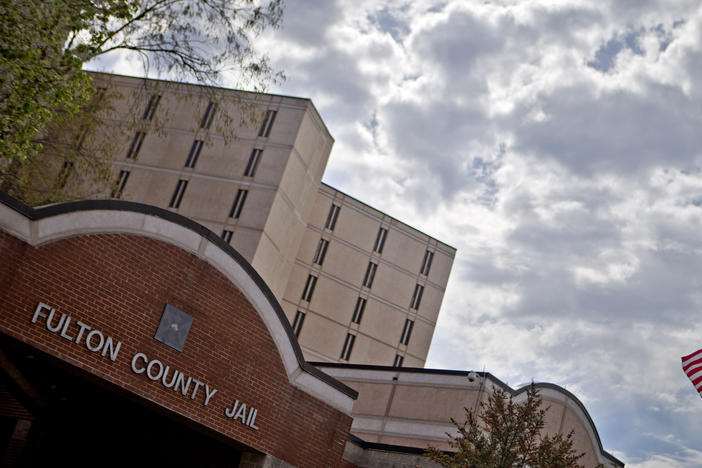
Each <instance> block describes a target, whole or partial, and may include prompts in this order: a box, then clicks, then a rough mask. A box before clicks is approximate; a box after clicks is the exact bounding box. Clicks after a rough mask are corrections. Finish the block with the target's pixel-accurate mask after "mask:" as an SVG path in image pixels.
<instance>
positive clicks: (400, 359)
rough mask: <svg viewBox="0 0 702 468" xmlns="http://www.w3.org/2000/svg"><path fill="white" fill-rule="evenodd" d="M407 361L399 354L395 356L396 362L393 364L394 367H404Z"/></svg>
mask: <svg viewBox="0 0 702 468" xmlns="http://www.w3.org/2000/svg"><path fill="white" fill-rule="evenodd" d="M404 361H405V358H404V356H400V355H399V354H396V355H395V361H394V362H393V363H392V367H402V363H403V362H404Z"/></svg>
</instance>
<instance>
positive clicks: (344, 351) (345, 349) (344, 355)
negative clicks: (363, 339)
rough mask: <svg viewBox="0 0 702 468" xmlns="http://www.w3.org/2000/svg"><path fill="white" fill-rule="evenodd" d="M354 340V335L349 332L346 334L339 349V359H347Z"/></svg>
mask: <svg viewBox="0 0 702 468" xmlns="http://www.w3.org/2000/svg"><path fill="white" fill-rule="evenodd" d="M355 341H356V335H352V334H351V333H347V334H346V340H344V347H343V348H342V349H341V356H340V357H341V359H343V360H344V361H348V360H349V358H350V357H351V350H353V343H354V342H355Z"/></svg>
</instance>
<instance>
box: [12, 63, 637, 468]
mask: <svg viewBox="0 0 702 468" xmlns="http://www.w3.org/2000/svg"><path fill="white" fill-rule="evenodd" d="M95 78H96V81H100V80H103V81H102V82H110V85H111V86H118V87H119V88H120V89H121V91H122V94H123V95H125V96H126V97H125V99H124V100H122V101H119V102H118V103H117V104H118V109H117V113H116V115H115V118H114V125H115V126H119V125H122V124H121V123H120V122H121V119H122V118H124V119H126V118H127V117H124V116H126V115H127V114H126V113H127V112H132V113H135V112H136V113H137V114H138V120H139V121H140V127H139V128H137V129H135V130H134V132H133V134H131V135H127V136H126V137H125V138H124V141H123V142H122V144H123V146H124V149H125V150H124V153H123V155H122V156H121V157H120V158H118V159H117V160H115V161H114V170H115V178H116V180H117V182H118V184H117V185H116V189H115V193H114V194H113V195H114V196H115V198H122V199H116V200H115V199H113V200H85V201H78V202H71V203H64V204H57V205H51V206H46V207H42V208H37V209H34V208H30V207H28V206H26V205H23V204H22V203H20V202H18V201H17V200H15V199H13V198H11V197H9V196H7V195H6V194H3V193H0V258H1V259H2V262H0V424H1V425H0V460H1V461H0V464H1V466H45V465H47V464H53V465H57V466H63V465H69V464H70V465H72V466H93V465H95V464H97V463H99V464H101V465H106V466H124V465H146V464H157V465H164V466H203V467H225V466H226V467H247V468H248V467H301V468H302V467H313V468H314V467H319V468H321V467H344V468H353V467H358V468H360V467H402V466H408V467H414V466H421V467H430V466H435V465H433V464H432V463H430V462H429V461H428V460H427V459H426V458H425V457H423V453H424V450H425V449H426V447H427V446H428V445H433V446H437V447H440V448H444V449H448V448H449V447H448V446H447V444H446V436H445V433H446V432H453V427H452V426H451V425H450V423H449V419H450V418H451V417H453V418H456V419H458V420H462V419H463V418H464V408H470V409H471V410H472V411H479V405H480V403H481V402H485V401H486V400H487V397H488V396H489V395H490V393H491V392H492V391H493V390H494V389H495V388H498V387H499V388H504V389H505V390H507V391H508V392H510V393H512V394H513V395H515V398H517V399H520V398H522V397H523V395H524V389H511V388H509V387H507V386H506V385H505V384H504V383H502V382H501V381H500V380H499V379H497V378H495V377H494V376H492V375H490V374H489V373H469V372H467V371H452V370H434V369H424V368H423V366H424V361H425V359H426V353H427V351H428V348H429V345H430V342H431V336H432V333H433V329H434V326H435V324H436V318H437V315H438V312H439V307H440V303H441V299H442V297H443V291H444V288H445V286H446V282H447V280H448V276H449V271H450V268H451V264H452V261H453V258H454V255H455V249H453V248H451V247H450V246H448V245H447V244H444V243H442V242H440V241H438V240H436V239H433V238H431V237H429V236H427V235H426V234H423V233H421V232H420V231H417V230H416V229H413V228H411V227H409V226H407V225H406V224H404V223H402V222H400V221H398V220H396V219H394V218H391V217H389V216H387V215H385V214H384V213H382V212H381V211H379V210H377V209H374V208H371V207H369V206H368V205H365V204H363V203H362V202H360V201H358V200H355V199H353V198H351V197H349V196H348V195H345V194H343V193H341V192H340V191H338V190H336V189H334V188H332V187H329V186H328V185H325V184H323V183H321V176H322V173H323V171H324V167H325V165H326V161H327V159H328V156H329V150H330V148H331V143H332V139H331V136H330V135H329V132H328V131H327V129H326V127H325V126H324V124H323V122H322V121H321V119H320V118H319V115H318V114H317V112H316V110H315V109H314V106H313V105H312V103H311V102H310V101H309V100H306V99H299V98H292V97H285V96H273V95H263V94H253V93H242V92H239V91H230V90H215V91H216V92H218V93H224V94H227V93H233V94H236V95H237V100H235V101H234V102H238V103H239V105H240V104H241V103H246V104H249V105H251V106H253V107H254V108H255V109H257V110H258V114H259V115H260V116H261V118H260V119H259V121H257V122H253V123H251V125H249V126H246V125H245V126H242V128H241V129H238V135H237V136H238V139H237V140H236V141H235V142H234V143H233V144H231V145H229V146H225V145H224V142H223V139H222V138H219V137H218V136H217V134H216V129H217V119H218V112H219V113H220V114H219V115H222V113H223V112H222V109H217V105H216V104H215V102H214V101H211V100H209V99H208V98H207V97H203V98H201V99H200V101H201V102H199V103H198V104H197V105H194V106H192V102H193V101H187V100H186V101H182V100H179V99H177V96H175V93H192V94H194V95H195V96H196V97H197V96H200V94H197V93H198V92H199V91H198V88H199V87H197V86H191V85H174V86H172V87H171V88H167V89H169V91H168V92H164V91H161V92H153V91H155V90H158V89H161V90H163V89H166V88H159V87H153V86H150V85H153V84H154V83H153V82H149V81H145V80H140V79H136V78H128V77H119V76H105V75H95ZM130 93H131V94H130ZM142 97H143V100H142V103H143V107H141V108H134V106H133V105H128V103H129V102H139V99H140V98H142ZM132 98H135V99H132ZM187 102H190V103H191V107H193V108H195V109H196V110H197V112H195V114H196V115H195V117H193V110H192V109H190V108H186V105H185V103H187ZM217 102H219V103H220V104H219V105H223V104H221V103H222V102H223V101H222V100H217ZM232 105H234V104H232ZM159 112H163V113H164V115H166V116H168V120H167V125H165V126H164V130H163V131H160V132H156V131H155V129H154V128H152V127H151V126H150V125H152V124H150V122H153V120H152V119H155V118H156V117H157V116H158V115H159V114H158V113H159ZM120 116H123V117H120ZM188 119H191V120H193V121H194V122H195V124H194V125H193V124H192V122H188ZM105 133H106V134H110V132H109V131H106V132H105ZM539 387H540V389H541V394H542V397H543V400H544V403H545V405H547V406H548V407H549V409H548V413H547V428H546V430H547V432H549V433H551V434H554V433H557V432H564V433H567V432H569V431H570V430H574V431H575V435H576V449H577V450H578V451H581V452H584V453H585V458H584V459H583V460H582V461H583V463H584V464H585V465H586V466H594V465H595V464H597V463H603V464H605V466H623V463H621V462H620V461H619V460H617V459H616V458H615V457H613V456H612V455H610V454H609V453H607V452H606V451H605V450H604V449H603V447H602V444H601V441H600V439H599V436H598V434H597V430H596V428H595V425H594V423H593V421H592V419H591V418H590V416H589V414H588V412H587V410H586V409H585V407H584V406H583V405H582V403H581V402H580V401H579V400H578V399H577V398H576V397H575V396H574V395H572V394H571V393H569V392H567V391H566V390H564V389H562V388H561V387H558V386H557V385H553V384H539Z"/></svg>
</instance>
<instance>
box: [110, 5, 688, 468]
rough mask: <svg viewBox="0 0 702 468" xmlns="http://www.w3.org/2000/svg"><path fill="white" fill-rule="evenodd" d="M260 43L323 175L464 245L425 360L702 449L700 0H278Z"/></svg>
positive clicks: (655, 461)
mask: <svg viewBox="0 0 702 468" xmlns="http://www.w3.org/2000/svg"><path fill="white" fill-rule="evenodd" d="M258 44H259V47H260V49H261V50H262V51H265V52H266V53H267V54H268V55H269V56H270V58H271V59H272V61H273V64H274V65H275V67H277V68H278V69H282V70H284V72H285V74H286V75H287V80H286V81H285V82H284V83H282V84H280V85H278V86H275V87H273V88H272V89H271V91H273V92H279V93H284V94H290V95H296V96H303V97H310V98H312V100H313V102H314V103H315V105H316V107H317V108H318V110H319V112H320V113H321V115H322V118H323V119H324V121H325V122H326V124H327V126H328V127H329V129H330V131H331V133H332V135H333V136H334V137H335V139H336V144H335V147H334V149H333V151H332V156H331V158H330V161H329V165H328V169H327V172H326V174H325V182H327V183H329V184H331V185H333V186H335V187H337V188H339V189H341V190H342V191H345V192H347V193H349V194H351V195H353V196H355V197H357V198H360V199H361V200H363V201H365V202H367V203H369V204H371V205H373V206H376V207H378V208H380V209H382V210H383V211H386V212H387V213H389V214H391V215H393V216H396V217H398V218H399V219H402V220H406V221H409V223H410V224H412V225H414V226H416V227H418V228H419V229H422V230H424V231H425V232H427V233H429V234H431V235H433V236H436V237H438V238H439V239H441V240H443V241H445V242H447V243H449V244H451V245H453V246H455V247H456V248H457V249H458V255H457V257H456V261H455V263H454V267H453V272H452V276H451V279H450V281H449V286H448V289H447V291H446V296H445V298H444V303H443V307H442V312H441V315H440V318H439V323H438V327H437V330H436V333H435V336H434V342H433V345H432V349H431V351H430V355H429V360H428V363H427V366H428V367H437V368H454V369H478V370H481V369H483V368H485V370H487V371H489V372H491V373H493V374H494V375H495V376H497V377H498V378H500V379H502V380H504V381H506V382H508V383H509V385H511V386H513V387H516V386H519V385H520V384H522V383H524V382H529V381H531V380H532V379H533V380H534V381H548V382H554V383H557V384H560V385H562V386H564V387H565V388H567V389H568V390H570V391H572V392H573V393H575V394H576V395H577V396H578V397H579V398H580V399H581V400H582V401H583V403H584V404H585V405H586V407H587V408H588V410H589V412H590V414H591V416H592V417H593V419H594V421H595V424H596V426H597V428H598V430H599V433H600V437H601V438H602V442H603V445H604V447H605V449H607V450H608V451H610V452H611V453H612V454H614V455H615V456H617V457H618V458H620V459H621V460H623V461H624V462H626V464H627V466H629V467H636V468H654V467H656V468H657V467H686V468H687V467H699V466H702V401H701V400H700V397H699V396H698V395H697V394H696V392H695V390H694V388H693V387H692V385H691V384H690V382H689V381H688V380H687V379H686V377H685V375H684V374H683V372H682V370H681V368H680V356H682V355H685V354H688V353H690V352H692V351H694V350H696V349H698V348H700V347H702V320H700V318H701V315H702V288H701V286H702V275H701V274H700V272H702V232H701V231H702V7H701V6H699V1H698V0H697V1H685V0H679V1H676V0H667V1H666V0H615V1H609V2H605V1H600V0H593V1H585V0H582V1H576V0H570V1H569V0H522V1H508V0H503V1H477V0H475V1H466V0H463V1H453V0H444V1H430V0H412V1H406V0H397V1H395V0H372V1H362V0H348V1H341V0H340V1H331V0H287V2H286V10H285V19H284V22H283V26H282V28H281V29H280V30H277V31H275V32H272V33H270V34H267V35H266V36H265V37H263V38H262V39H261V40H260V41H259V43H258ZM114 63H120V61H115V62H114ZM114 71H117V72H125V71H128V70H124V69H122V68H120V67H119V66H116V68H115V69H114Z"/></svg>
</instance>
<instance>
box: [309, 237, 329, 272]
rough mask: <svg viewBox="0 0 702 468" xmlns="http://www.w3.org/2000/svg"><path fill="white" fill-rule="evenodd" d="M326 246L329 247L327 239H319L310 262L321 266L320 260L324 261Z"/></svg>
mask: <svg viewBox="0 0 702 468" xmlns="http://www.w3.org/2000/svg"><path fill="white" fill-rule="evenodd" d="M327 247H329V241H328V240H326V239H319V244H317V251H316V252H315V253H314V258H313V259H312V263H316V264H317V265H319V266H322V262H324V256H325V255H326V254H327Z"/></svg>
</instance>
